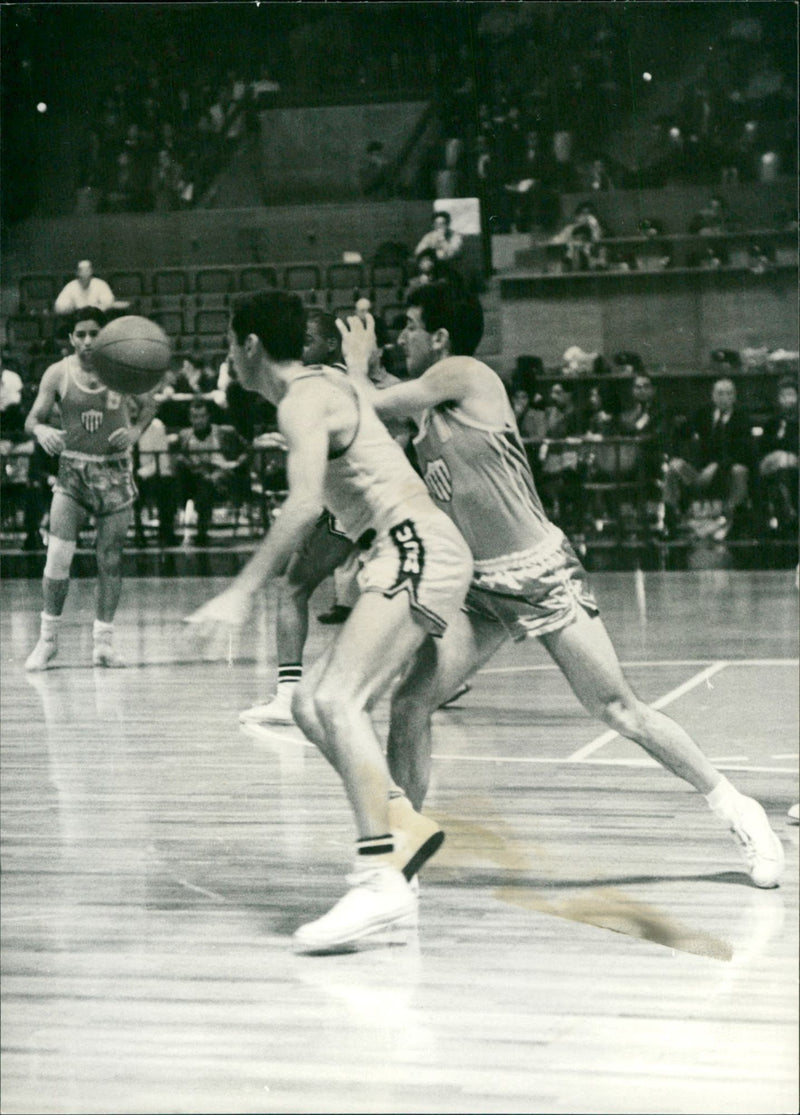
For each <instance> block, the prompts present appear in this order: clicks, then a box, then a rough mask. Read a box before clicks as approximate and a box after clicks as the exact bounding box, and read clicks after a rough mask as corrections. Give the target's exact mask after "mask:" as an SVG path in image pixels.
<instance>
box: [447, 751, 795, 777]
mask: <svg viewBox="0 0 800 1115" xmlns="http://www.w3.org/2000/svg"><path fill="white" fill-rule="evenodd" d="M433 758H434V761H435V762H443V761H452V760H455V761H457V762H459V763H497V764H499V763H520V764H523V765H529V764H536V765H537V766H559V765H562V764H564V763H568V762H569V759H567V758H561V757H559V756H555V757H554V756H547V757H544V756H540V755H536V756H533V755H516V756H514V755H456V754H446V755H434V756H433ZM710 761H711V762H712V763H713V764H714V766H715V767H718V768H719V770H746V771H751V772H754V773H758V774H792V775H796V774H797V768H796V767H794V768H790V767H754V766H751V765H750V763H747V762H743V761H742V760H741V759H738V758H737V759H716V758H712V759H711V760H710ZM581 766H585V767H655V768H660V767H661V764H660V763H658V762H656V760H655V759H651V758H650V757H649V756H645V757H643V758H641V759H584V760H583V762H582V763H581Z"/></svg>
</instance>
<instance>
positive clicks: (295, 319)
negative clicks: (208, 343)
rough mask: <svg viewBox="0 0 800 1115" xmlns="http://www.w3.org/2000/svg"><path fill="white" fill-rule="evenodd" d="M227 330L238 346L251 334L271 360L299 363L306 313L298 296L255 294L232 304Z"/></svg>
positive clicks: (270, 292)
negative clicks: (229, 326) (229, 323)
mask: <svg viewBox="0 0 800 1115" xmlns="http://www.w3.org/2000/svg"><path fill="white" fill-rule="evenodd" d="M231 329H232V330H233V332H234V335H235V337H236V340H237V341H238V342H239V344H240V345H241V344H244V340H245V338H246V337H248V336H249V335H250V334H251V333H253V334H255V336H256V337H258V339H259V340H260V341H261V343H262V345H263V346H264V351H265V352H266V353H267V355H268V356H269V357H271V358H272V359H273V360H300V359H301V357H302V355H303V347H304V345H305V336H306V310H305V306H304V305H303V302H302V300H301V298H300V297H299V295H297V294H291V293H290V292H289V291H285V290H257V291H253V292H252V293H249V294H240V295H238V296H237V297H236V298H235V299H234V302H233V313H232V314H231Z"/></svg>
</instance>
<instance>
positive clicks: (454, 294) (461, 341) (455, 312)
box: [407, 281, 483, 356]
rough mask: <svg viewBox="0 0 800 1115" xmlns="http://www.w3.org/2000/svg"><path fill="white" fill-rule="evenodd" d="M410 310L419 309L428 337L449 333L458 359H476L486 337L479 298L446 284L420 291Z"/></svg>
mask: <svg viewBox="0 0 800 1115" xmlns="http://www.w3.org/2000/svg"><path fill="white" fill-rule="evenodd" d="M407 305H408V306H418V307H419V310H420V316H421V318H422V323H423V325H424V326H425V329H426V330H427V331H428V333H435V332H436V330H437V329H446V330H447V332H448V333H449V334H450V351H451V353H452V354H453V355H454V356H472V354H473V353H474V352H475V349H476V348H477V347H478V345H479V344H480V343H481V338H482V337H483V307H482V306H481V304H480V300H479V299H478V297H477V295H475V294H470V293H467V292H466V291H464V290H462V289H461V288H460V287H458V286H454V285H453V284H452V283H448V282H446V281H442V282H437V283H429V284H428V285H427V286H421V287H417V289H416V290H414V291H412V292H411V294H410V295H409V296H408V302H407Z"/></svg>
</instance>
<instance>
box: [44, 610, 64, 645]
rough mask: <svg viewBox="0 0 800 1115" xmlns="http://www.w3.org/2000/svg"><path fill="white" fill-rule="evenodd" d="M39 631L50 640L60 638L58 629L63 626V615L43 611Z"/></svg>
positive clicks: (53, 640)
mask: <svg viewBox="0 0 800 1115" xmlns="http://www.w3.org/2000/svg"><path fill="white" fill-rule="evenodd" d="M40 619H41V624H40V627H39V633H40V635H41V637H42V638H43V639H46V640H47V641H48V642H55V640H56V639H57V638H58V629H59V627H60V626H61V616H50V615H48V614H47V612H42V613H41V617H40Z"/></svg>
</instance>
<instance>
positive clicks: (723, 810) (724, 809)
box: [703, 775, 741, 821]
mask: <svg viewBox="0 0 800 1115" xmlns="http://www.w3.org/2000/svg"><path fill="white" fill-rule="evenodd" d="M703 797H704V798H705V799H706V801H707V802H708V805H709V808H710V809H711V811H712V812H713V813H716V815H717V816H718V817H720V818H722V820H724V821H727V820H729V819H730V818H731V816H732V815H733V814H734V813H735V812H736V809H737V806H738V804H739V801H740V799H741V794H740V793H739V791H738V790H737V789H736V787H735V786H734V785H733V784H732V783H731V782H729V781H728V779H727V778H726V777H725V775H723V776H722V777H721V778H720V780H719V782H718V783H717V785H716V786H715V787H714V789H713V790H712V791H711V793H710V794H704V795H703Z"/></svg>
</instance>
